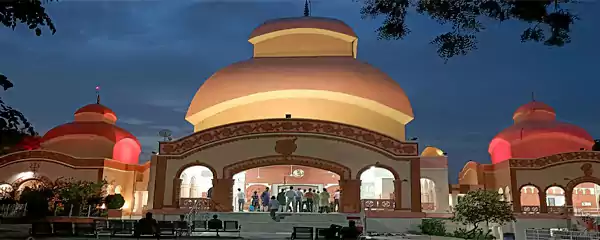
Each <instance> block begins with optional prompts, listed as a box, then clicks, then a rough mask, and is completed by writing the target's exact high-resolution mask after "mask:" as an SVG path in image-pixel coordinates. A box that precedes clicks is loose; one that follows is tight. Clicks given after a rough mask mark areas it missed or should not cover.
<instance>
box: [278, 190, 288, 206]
mask: <svg viewBox="0 0 600 240" xmlns="http://www.w3.org/2000/svg"><path fill="white" fill-rule="evenodd" d="M277 201H278V202H279V206H280V207H279V208H281V209H279V210H280V212H285V211H286V210H287V207H286V206H287V204H286V202H285V189H281V191H280V192H279V193H278V194H277Z"/></svg>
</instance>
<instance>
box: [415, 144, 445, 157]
mask: <svg viewBox="0 0 600 240" xmlns="http://www.w3.org/2000/svg"><path fill="white" fill-rule="evenodd" d="M421 156H422V157H441V156H445V155H444V151H442V150H441V149H439V148H436V147H432V146H429V147H426V148H425V149H423V152H421Z"/></svg>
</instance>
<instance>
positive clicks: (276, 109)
mask: <svg viewBox="0 0 600 240" xmlns="http://www.w3.org/2000/svg"><path fill="white" fill-rule="evenodd" d="M249 41H250V42H251V43H252V44H253V45H254V57H253V58H252V59H250V60H246V61H242V62H239V63H236V64H233V65H230V66H228V67H225V68H223V69H221V70H219V71H218V72H216V73H215V74H214V75H213V76H211V77H210V78H209V79H207V80H206V81H205V82H204V84H203V85H202V86H201V87H200V89H199V90H198V92H197V93H196V95H195V96H194V99H193V100H192V102H191V104H190V106H189V109H188V112H187V115H186V120H187V121H189V122H190V123H192V124H193V125H194V126H195V130H196V131H199V130H203V129H206V128H210V127H215V126H219V125H223V124H228V123H233V122H240V121H248V120H257V119H266V118H283V117H285V115H286V114H291V116H292V118H307V119H318V120H327V121H334V122H340V123H346V124H351V125H355V126H359V127H364V128H367V129H370V130H373V131H378V132H380V133H383V134H387V135H390V136H392V137H395V138H398V139H404V126H405V125H406V124H407V123H408V122H410V121H411V120H412V119H413V111H412V108H411V105H410V101H409V100H408V97H407V96H406V94H405V93H404V91H403V90H402V88H401V87H400V86H399V85H398V84H397V83H396V82H395V81H394V80H393V79H391V78H390V77H389V76H387V75H386V74H385V73H383V72H381V71H379V70H378V69H376V68H374V67H372V66H370V65H369V64H366V63H363V62H360V61H358V60H356V59H355V57H356V42H357V38H356V36H355V35H354V32H353V31H352V29H351V28H350V27H348V26H347V25H346V24H344V23H343V22H341V21H338V20H333V19H327V18H312V17H302V18H290V19H281V20H274V21H269V22H266V23H265V24H263V25H261V26H259V27H258V28H256V29H255V30H254V31H253V33H252V34H251V36H250V40H249Z"/></svg>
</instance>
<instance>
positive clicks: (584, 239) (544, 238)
mask: <svg viewBox="0 0 600 240" xmlns="http://www.w3.org/2000/svg"><path fill="white" fill-rule="evenodd" d="M525 239H527V240H552V239H571V240H592V239H594V240H595V239H600V233H598V232H586V231H561V230H550V229H526V230H525Z"/></svg>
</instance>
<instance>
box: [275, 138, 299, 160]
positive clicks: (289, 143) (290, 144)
mask: <svg viewBox="0 0 600 240" xmlns="http://www.w3.org/2000/svg"><path fill="white" fill-rule="evenodd" d="M297 139H298V138H292V139H283V140H277V141H276V142H275V152H276V153H279V154H281V155H283V156H286V157H287V156H290V155H292V153H294V152H296V149H298V145H296V140H297Z"/></svg>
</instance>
